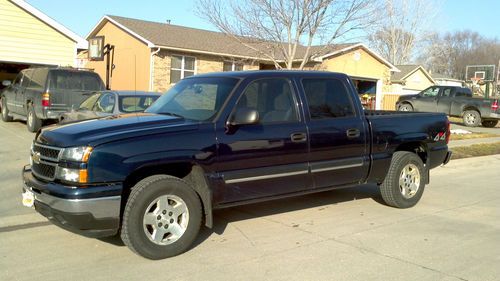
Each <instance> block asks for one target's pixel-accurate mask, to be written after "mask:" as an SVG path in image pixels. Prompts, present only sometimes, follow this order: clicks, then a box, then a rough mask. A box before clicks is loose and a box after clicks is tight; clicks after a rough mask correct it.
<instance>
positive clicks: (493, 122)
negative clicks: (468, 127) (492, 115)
mask: <svg viewBox="0 0 500 281" xmlns="http://www.w3.org/2000/svg"><path fill="white" fill-rule="evenodd" d="M481 123H482V125H483V127H486V128H494V127H496V125H497V124H498V120H484V121H483V122H481Z"/></svg>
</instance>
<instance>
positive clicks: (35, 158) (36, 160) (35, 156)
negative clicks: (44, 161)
mask: <svg viewBox="0 0 500 281" xmlns="http://www.w3.org/2000/svg"><path fill="white" fill-rule="evenodd" d="M32 159H33V163H36V164H40V152H35V153H33V156H32Z"/></svg>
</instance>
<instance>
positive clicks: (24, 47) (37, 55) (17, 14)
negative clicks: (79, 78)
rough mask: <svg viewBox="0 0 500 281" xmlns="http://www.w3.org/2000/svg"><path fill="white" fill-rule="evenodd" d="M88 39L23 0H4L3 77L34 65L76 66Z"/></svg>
mask: <svg viewBox="0 0 500 281" xmlns="http://www.w3.org/2000/svg"><path fill="white" fill-rule="evenodd" d="M85 48H87V42H86V41H85V40H84V39H83V38H81V37H80V36H78V35H76V34H75V33H73V32H71V31H70V30H69V29H67V28H66V27H64V26H62V25H61V24H59V23H57V22H56V21H54V20H53V19H51V18H50V17H49V16H47V15H45V14H44V13H42V12H41V11H39V10H37V9H36V8H34V7H32V6H31V5H29V4H28V3H26V2H24V1H22V0H0V81H1V80H5V79H9V80H13V79H14V78H15V76H16V75H17V73H18V72H19V71H21V70H22V69H24V68H28V67H30V66H76V56H77V51H78V49H85Z"/></svg>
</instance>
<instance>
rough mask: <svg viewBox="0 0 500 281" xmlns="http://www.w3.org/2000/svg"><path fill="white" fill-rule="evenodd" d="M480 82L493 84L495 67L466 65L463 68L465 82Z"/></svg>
mask: <svg viewBox="0 0 500 281" xmlns="http://www.w3.org/2000/svg"><path fill="white" fill-rule="evenodd" d="M475 79H478V80H482V81H483V82H493V81H494V80H495V65H468V66H466V67H465V80H466V81H467V82H471V81H472V80H475Z"/></svg>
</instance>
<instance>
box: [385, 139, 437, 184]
mask: <svg viewBox="0 0 500 281" xmlns="http://www.w3.org/2000/svg"><path fill="white" fill-rule="evenodd" d="M398 151H407V152H412V153H415V154H416V155H417V156H418V157H419V158H420V159H421V160H422V162H423V163H424V164H425V167H427V169H426V170H427V172H426V175H425V183H426V184H428V183H429V170H430V169H429V168H428V167H429V163H430V156H429V148H428V146H427V144H426V143H425V142H420V141H412V142H405V143H401V144H399V145H398V146H397V147H396V149H395V150H394V151H393V153H392V154H393V155H394V153H396V152H398Z"/></svg>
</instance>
